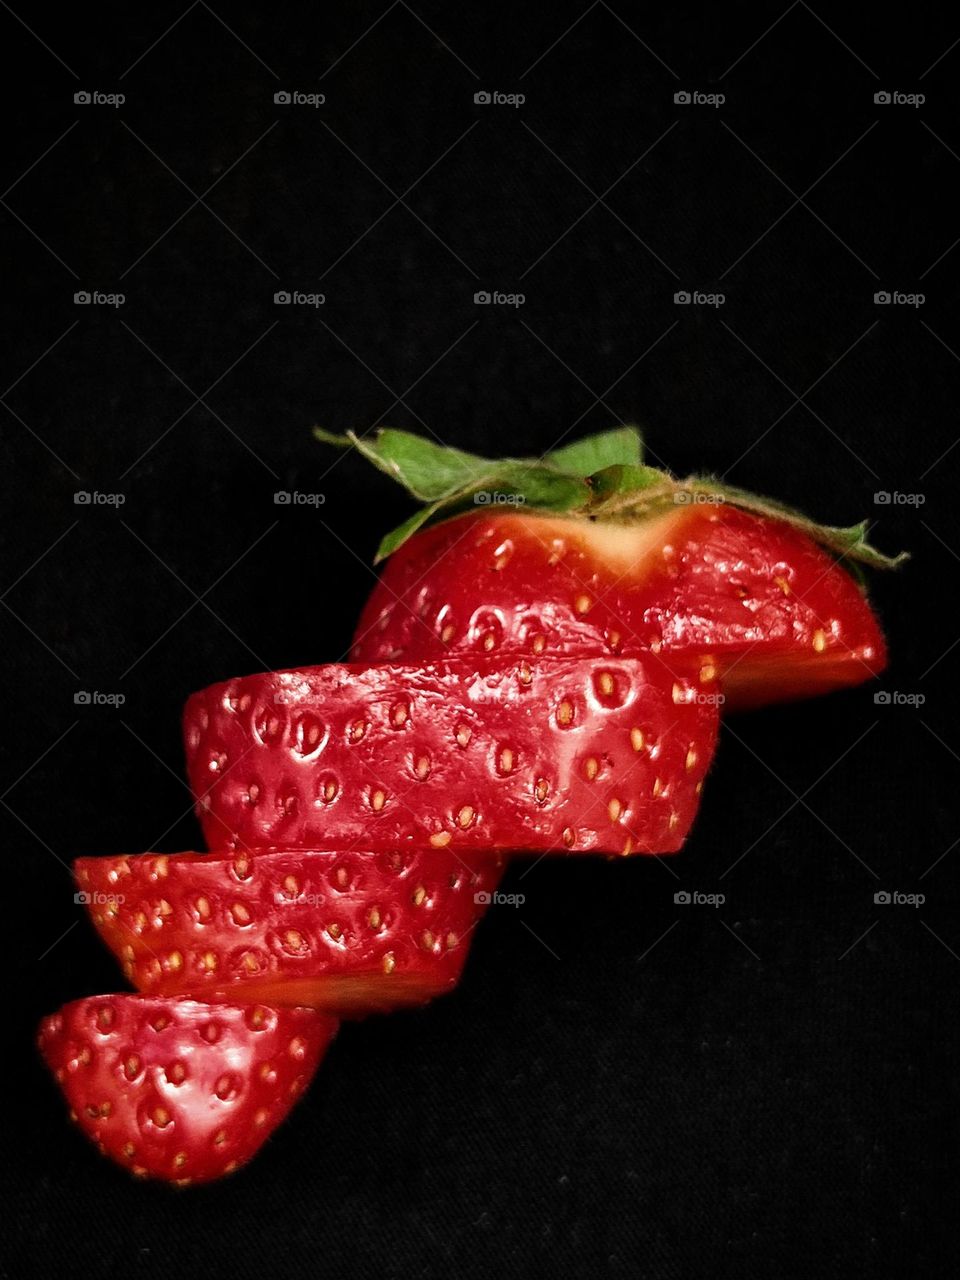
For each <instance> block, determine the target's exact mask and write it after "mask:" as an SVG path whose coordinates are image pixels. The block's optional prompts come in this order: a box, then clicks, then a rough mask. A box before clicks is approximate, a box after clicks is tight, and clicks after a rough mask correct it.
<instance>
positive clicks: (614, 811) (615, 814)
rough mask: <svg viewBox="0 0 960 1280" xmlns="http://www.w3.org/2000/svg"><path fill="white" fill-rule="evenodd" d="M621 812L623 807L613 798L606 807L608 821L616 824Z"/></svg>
mask: <svg viewBox="0 0 960 1280" xmlns="http://www.w3.org/2000/svg"><path fill="white" fill-rule="evenodd" d="M622 812H623V805H622V804H621V803H620V801H619V800H618V799H617V798H616V796H614V798H613V799H612V800H611V801H610V803H609V804H608V805H607V813H608V814H609V815H610V821H611V822H616V820H617V819H618V818H619V817H620V814H621V813H622Z"/></svg>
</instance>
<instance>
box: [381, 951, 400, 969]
mask: <svg viewBox="0 0 960 1280" xmlns="http://www.w3.org/2000/svg"><path fill="white" fill-rule="evenodd" d="M380 967H381V968H382V969H383V972H384V973H393V971H394V969H395V968H396V967H397V962H396V959H395V958H394V955H393V952H392V951H388V952H387V954H386V955H385V956H384V957H383V959H382V960H381V962H380Z"/></svg>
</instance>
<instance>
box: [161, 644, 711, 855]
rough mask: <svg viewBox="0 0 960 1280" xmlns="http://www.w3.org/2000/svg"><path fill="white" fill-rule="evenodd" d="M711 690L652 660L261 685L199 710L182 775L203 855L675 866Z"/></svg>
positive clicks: (226, 694) (706, 747)
mask: <svg viewBox="0 0 960 1280" xmlns="http://www.w3.org/2000/svg"><path fill="white" fill-rule="evenodd" d="M714 675H715V672H714V670H713V668H712V667H711V666H709V665H705V666H704V668H703V669H702V670H701V671H700V672H699V673H698V675H697V676H696V677H694V678H690V679H688V678H684V677H677V676H674V675H673V674H671V672H670V671H668V670H667V669H666V667H665V666H664V665H663V663H662V662H661V661H660V660H659V659H657V658H653V657H650V656H647V657H646V658H644V659H629V660H608V659H588V660H580V659H569V658H552V659H547V660H541V659H536V658H531V659H530V660H527V659H519V660H515V659H511V660H507V661H501V662H497V663H494V664H491V663H490V662H483V661H481V660H479V659H477V660H470V659H465V660H459V661H450V662H444V663H433V664H430V665H428V666H425V667H397V666H376V667H362V666H326V667H305V668H302V669H301V670H298V671H274V672H268V673H266V674H264V675H257V676H247V677H245V678H242V679H236V680H229V681H227V682H226V683H224V684H219V685H214V686H212V687H211V688H209V689H206V690H204V691H203V692H201V693H198V694H194V696H193V697H192V698H191V699H190V700H189V702H188V703H187V708H186V712H185V716H184V732H185V738H186V743H187V769H188V773H189V777H190V784H191V786H192V788H193V791H194V794H195V795H196V796H197V797H198V801H199V804H198V813H199V817H200V821H201V823H202V825H203V829H204V835H205V836H206V839H207V842H208V844H209V845H210V846H211V847H212V848H216V847H220V848H225V847H226V848H240V849H242V850H246V851H249V850H252V849H256V848H263V847H279V848H282V847H286V848H311V847H313V848H316V847H318V846H324V845H325V846H326V847H328V848H329V847H335V848H339V849H341V850H349V849H351V848H353V847H355V846H362V847H363V848H365V849H372V850H383V849H386V850H388V851H394V850H396V849H403V848H414V849H418V848H428V849H429V848H433V849H445V848H447V847H449V848H450V850H451V851H453V852H455V853H458V854H461V855H462V854H463V853H464V851H466V850H471V851H485V852H488V853H490V852H493V853H496V852H497V851H500V850H510V851H517V852H523V851H526V852H558V853H568V852H580V853H583V852H598V853H608V854H629V853H646V852H653V853H669V852H673V851H675V850H677V849H679V848H680V846H681V845H682V843H683V840H684V837H685V836H686V834H687V831H688V830H689V827H690V824H691V823H692V821H693V818H694V815H695V813H696V809H697V804H698V799H699V791H700V784H701V781H702V779H703V776H704V774H705V772H706V770H707V767H708V765H709V763H710V759H711V757H712V755H713V748H714V742H715V738H716V729H717V717H718V701H719V700H720V695H718V694H717V693H716V691H715V688H716V686H715V684H714ZM468 860H469V859H468Z"/></svg>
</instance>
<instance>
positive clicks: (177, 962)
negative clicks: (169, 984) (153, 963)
mask: <svg viewBox="0 0 960 1280" xmlns="http://www.w3.org/2000/svg"><path fill="white" fill-rule="evenodd" d="M167 967H168V968H170V969H174V970H176V969H180V968H182V967H183V956H182V955H181V954H180V952H179V951H171V952H170V954H169V955H168V956H167Z"/></svg>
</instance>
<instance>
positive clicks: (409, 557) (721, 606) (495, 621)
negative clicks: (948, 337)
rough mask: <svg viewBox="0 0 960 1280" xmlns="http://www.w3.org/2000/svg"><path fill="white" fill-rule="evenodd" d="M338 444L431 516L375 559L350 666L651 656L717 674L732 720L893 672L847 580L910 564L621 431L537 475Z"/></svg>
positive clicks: (537, 466) (514, 467) (534, 468)
mask: <svg viewBox="0 0 960 1280" xmlns="http://www.w3.org/2000/svg"><path fill="white" fill-rule="evenodd" d="M318 434H319V435H320V438H322V439H324V440H329V441H332V442H334V443H338V444H342V443H344V441H343V440H341V439H339V438H337V437H328V436H326V434H325V433H322V432H320V433H318ZM348 443H352V444H353V445H355V446H356V447H357V448H358V449H360V451H361V452H363V453H364V454H365V456H367V457H368V458H369V459H370V460H371V461H372V462H374V463H375V465H377V466H379V467H381V469H383V470H385V471H387V472H388V474H391V475H392V476H393V477H394V478H395V479H398V480H399V481H400V482H401V483H403V484H405V485H406V487H407V488H408V490H409V491H410V492H411V493H412V494H413V495H414V496H416V497H419V498H421V499H422V500H426V501H427V506H426V507H424V508H423V509H422V510H421V511H420V512H418V513H417V515H415V516H414V517H413V518H412V519H411V520H410V521H408V522H407V524H406V525H403V526H401V528H400V529H398V530H395V531H394V533H393V534H389V535H387V537H386V538H385V539H384V541H383V543H382V544H381V551H380V556H379V558H380V559H383V558H385V557H386V556H389V557H390V558H389V560H388V562H387V565H386V567H385V569H384V571H383V575H382V578H381V581H380V584H379V585H378V586H377V588H376V589H375V590H374V592H373V594H372V595H371V597H370V599H369V600H368V602H367V605H366V607H365V609H364V611H363V615H362V617H361V619H360V623H359V626H358V628H357V631H356V636H355V644H354V648H353V650H352V653H351V657H352V658H354V659H355V660H356V661H364V662H397V661H400V662H404V661H406V662H409V661H413V660H414V659H425V660H436V659H440V658H442V657H444V656H445V655H448V654H452V653H457V652H462V651H469V652H476V653H493V652H496V653H500V654H510V655H516V654H519V653H526V654H531V653H542V654H569V655H574V654H580V655H585V654H590V653H594V654H596V653H608V654H616V655H619V656H624V657H626V656H632V655H635V654H637V653H643V652H645V651H646V652H653V653H659V654H662V655H663V656H664V657H666V658H669V660H670V662H671V664H673V665H676V664H691V665H694V666H695V665H699V664H702V663H703V662H705V661H710V662H712V663H713V664H715V665H716V667H717V669H718V671H719V673H720V677H721V680H722V683H723V686H724V691H725V693H726V695H727V698H728V701H729V704H730V706H732V707H742V706H748V705H757V704H762V703H766V702H772V701H778V700H783V699H788V698H797V697H805V696H808V695H812V694H817V693H823V692H827V691H829V690H830V689H833V688H838V687H841V686H846V685H852V684H858V683H860V682H861V681H863V680H867V679H869V678H870V677H872V676H874V675H876V674H877V673H878V672H879V671H881V670H882V669H883V667H884V665H885V663H886V647H885V644H884V640H883V635H882V633H881V631H880V627H879V624H878V622H877V619H876V617H875V616H874V614H873V611H872V610H871V608H870V605H869V603H868V602H867V600H866V598H865V596H864V594H863V592H862V590H861V587H860V585H859V583H858V582H857V581H856V580H855V579H854V577H853V576H851V573H849V572H848V571H847V567H846V566H848V565H853V564H855V563H856V562H861V563H865V564H869V565H872V566H874V567H880V568H886V567H891V566H893V565H896V564H898V563H900V561H901V559H902V558H903V557H896V558H889V557H886V556H883V555H881V554H880V553H879V552H877V551H876V550H875V549H874V548H873V547H871V546H870V545H869V543H868V542H867V540H866V527H865V524H863V525H856V526H854V527H852V528H849V529H837V528H829V527H826V526H822V525H818V524H815V523H814V522H812V521H809V520H807V519H805V518H804V517H803V516H800V515H798V514H797V513H796V512H794V511H791V510H789V509H788V508H785V507H782V506H779V505H778V504H776V503H773V502H771V501H769V500H767V499H763V498H757V497H755V496H754V495H752V494H748V493H745V492H743V491H742V490H737V489H732V488H730V487H728V486H725V485H722V484H719V483H717V482H715V481H711V480H706V479H700V478H696V477H694V478H692V479H689V480H685V481H677V480H675V479H674V478H673V477H672V476H670V475H668V474H667V473H666V472H664V471H659V470H657V469H655V468H652V467H647V466H644V465H643V464H642V462H641V457H640V452H641V445H640V439H639V434H638V433H637V432H636V431H635V430H634V429H632V428H624V429H623V430H621V431H614V432H606V433H603V434H602V435H600V436H596V437H591V438H588V439H587V440H583V441H578V442H577V443H576V444H575V445H572V446H569V447H568V448H565V449H560V450H557V451H556V452H555V453H553V454H548V455H547V456H546V457H545V458H544V459H542V460H537V461H531V460H528V461H517V460H510V459H507V460H505V461H502V462H491V461H490V460H487V459H477V458H473V457H472V455H469V454H462V453H460V452H459V451H457V450H450V449H443V448H441V447H438V446H436V445H434V444H433V443H432V442H430V441H425V440H420V439H419V438H418V437H416V436H412V435H408V434H407V433H406V432H396V431H382V432H380V433H379V435H378V436H377V437H376V438H375V439H373V440H372V441H371V440H361V439H358V438H356V437H350V438H349V440H348ZM435 482H436V483H435ZM498 499H508V500H509V502H508V503H507V504H505V505H501V504H500V503H499V502H498V501H497V500H498ZM478 502H479V503H481V504H482V507H483V509H482V510H480V511H479V512H478V510H477V505H476V504H477V503H478ZM468 504H469V507H468ZM465 508H468V509H467V511H466V513H464V512H465ZM448 517H454V518H448ZM437 518H444V522H443V523H441V524H438V525H431V526H430V527H429V528H426V529H424V530H422V531H421V532H416V530H417V529H419V528H420V526H421V525H422V524H423V523H424V522H425V521H427V520H431V519H437Z"/></svg>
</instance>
